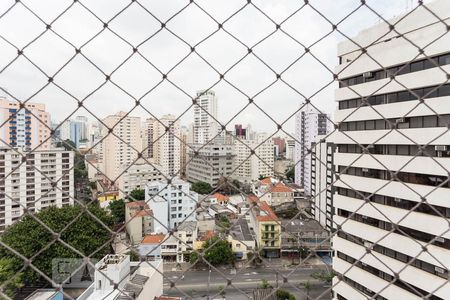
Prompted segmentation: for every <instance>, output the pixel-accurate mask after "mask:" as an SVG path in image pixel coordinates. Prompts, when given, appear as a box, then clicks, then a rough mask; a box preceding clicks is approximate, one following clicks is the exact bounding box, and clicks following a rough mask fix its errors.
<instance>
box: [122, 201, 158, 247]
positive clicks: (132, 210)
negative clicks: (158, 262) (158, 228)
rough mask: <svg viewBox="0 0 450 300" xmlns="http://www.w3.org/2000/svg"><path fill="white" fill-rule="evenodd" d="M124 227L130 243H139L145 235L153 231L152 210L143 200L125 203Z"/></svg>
mask: <svg viewBox="0 0 450 300" xmlns="http://www.w3.org/2000/svg"><path fill="white" fill-rule="evenodd" d="M125 227H126V230H127V234H128V237H129V239H130V243H131V244H132V245H137V244H139V243H140V242H141V241H142V239H143V237H144V236H145V235H148V234H151V233H153V232H154V228H155V220H154V218H153V212H152V210H151V209H150V207H149V206H148V204H147V203H145V201H133V202H127V203H126V204H125Z"/></svg>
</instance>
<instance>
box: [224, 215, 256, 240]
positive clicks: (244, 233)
mask: <svg viewBox="0 0 450 300" xmlns="http://www.w3.org/2000/svg"><path fill="white" fill-rule="evenodd" d="M230 234H231V236H232V237H233V238H234V239H237V240H239V241H252V240H253V236H254V234H252V232H251V231H250V227H249V226H248V223H247V220H245V219H242V218H241V219H238V220H237V221H236V223H234V224H233V226H232V227H231V230H230Z"/></svg>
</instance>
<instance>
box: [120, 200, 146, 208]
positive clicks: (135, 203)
mask: <svg viewBox="0 0 450 300" xmlns="http://www.w3.org/2000/svg"><path fill="white" fill-rule="evenodd" d="M125 205H126V206H127V207H140V206H143V207H144V208H146V209H148V208H149V207H148V204H147V202H145V201H133V202H127V203H126V204H125Z"/></svg>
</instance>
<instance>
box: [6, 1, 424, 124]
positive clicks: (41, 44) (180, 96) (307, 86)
mask: <svg viewBox="0 0 450 300" xmlns="http://www.w3.org/2000/svg"><path fill="white" fill-rule="evenodd" d="M14 2H15V1H14V0H1V1H0V16H2V15H3V14H4V12H5V11H6V10H7V9H8V8H9V7H10V6H11V5H12V4H13V3H14ZM22 2H23V3H24V4H25V5H27V6H28V7H29V8H30V9H32V10H33V11H34V12H35V13H36V14H37V15H38V16H39V17H40V18H41V19H42V20H43V21H44V22H46V23H51V22H53V20H54V19H55V18H56V17H57V16H58V15H59V14H60V13H61V12H62V11H63V10H65V9H66V8H67V7H69V6H70V5H71V4H72V3H73V0H22ZM81 2H82V3H83V4H84V5H85V6H86V7H87V8H89V9H90V10H91V11H92V12H94V13H95V14H96V15H97V17H98V18H99V19H100V20H102V21H100V20H99V19H97V18H96V17H94V16H93V15H92V14H90V13H89V12H88V11H87V10H86V9H85V8H83V7H82V6H81V5H80V4H79V3H75V4H74V5H73V6H72V7H71V8H70V9H69V10H68V11H67V12H66V13H65V14H64V15H63V16H61V17H60V18H59V19H58V20H56V21H54V23H52V27H51V29H52V30H54V31H55V32H56V33H58V34H59V35H60V36H61V37H63V38H64V39H66V41H64V40H63V39H61V38H60V37H58V36H57V35H56V34H55V33H53V32H51V31H47V32H46V33H44V34H43V35H42V36H41V37H40V38H39V39H37V40H36V41H35V42H33V43H32V44H31V45H30V46H28V47H26V48H25V50H24V53H25V55H26V56H27V57H28V58H29V59H30V60H32V61H33V62H34V63H35V64H36V66H38V67H39V68H40V69H41V70H42V71H44V72H45V73H46V74H48V75H51V76H53V75H54V74H55V72H56V71H57V70H58V69H60V68H61V67H62V66H63V65H64V64H65V63H66V62H67V61H68V60H70V59H71V58H72V57H73V56H74V54H75V50H74V46H75V47H77V48H79V47H81V51H82V53H83V54H84V55H85V56H86V57H87V58H89V60H90V61H91V62H93V63H95V64H96V65H97V67H98V68H100V69H101V70H103V72H104V73H106V74H111V72H113V70H115V69H117V67H118V66H119V65H121V63H122V62H123V61H124V60H125V59H126V58H127V57H129V56H130V55H131V54H132V46H131V45H133V46H138V45H139V47H138V49H139V52H140V53H141V54H142V55H143V56H145V58H146V59H147V60H148V61H150V62H151V63H152V64H153V66H151V65H150V64H149V63H148V62H147V61H146V60H144V59H143V58H142V57H141V56H140V55H138V54H135V55H133V56H132V57H131V58H130V59H128V60H127V61H126V62H125V63H124V64H123V65H122V66H121V67H120V68H119V69H117V70H116V71H115V72H114V73H113V75H112V77H111V79H112V80H113V81H114V82H115V83H116V84H117V85H119V86H120V87H122V88H123V89H124V90H126V91H127V92H128V93H129V94H131V95H132V96H133V97H135V98H138V99H139V98H141V97H143V96H144V95H145V96H144V97H143V98H142V102H141V103H142V106H144V107H145V109H146V110H148V111H149V112H151V113H152V114H154V115H156V116H161V115H163V114H167V113H172V114H175V115H180V114H181V113H183V112H184V111H185V110H187V109H188V108H189V106H190V105H191V99H190V98H189V97H188V96H187V95H186V94H188V95H190V96H195V93H196V91H197V90H201V89H205V88H209V87H211V86H213V85H214V84H216V82H217V81H218V80H219V74H218V73H217V72H216V71H215V70H214V69H213V68H212V67H211V66H213V67H214V68H215V69H216V70H217V71H218V72H222V73H223V72H225V71H226V70H228V69H229V68H230V67H232V66H233V65H234V64H236V63H237V62H238V61H239V60H241V59H242V61H240V62H239V63H238V64H237V65H235V66H234V67H233V68H232V69H231V70H230V71H228V72H227V73H226V74H225V79H226V80H227V81H229V82H230V83H231V84H229V83H227V82H225V81H223V80H222V81H220V82H219V83H217V84H216V85H215V86H214V87H213V90H215V91H216V94H217V96H218V98H219V120H220V121H221V122H223V123H227V122H230V120H231V122H230V125H229V126H228V128H229V129H231V128H232V127H233V125H234V124H236V123H243V124H248V123H250V124H252V127H253V128H254V129H256V130H259V131H266V132H269V133H273V132H274V131H275V130H276V127H275V124H274V123H273V122H272V121H270V119H269V118H268V117H267V116H265V115H264V113H262V112H261V111H260V110H259V109H258V108H257V107H256V106H255V105H250V106H249V107H248V108H247V109H245V110H244V111H243V112H241V113H240V114H239V115H238V116H236V117H235V118H234V119H232V118H233V117H234V116H235V115H236V114H237V113H238V112H239V111H240V110H242V108H243V107H245V105H247V103H248V100H247V97H248V96H251V97H253V96H254V95H256V94H258V95H257V96H256V97H255V98H254V101H255V103H256V104H257V105H258V106H259V107H260V108H261V109H262V110H264V111H266V112H267V113H268V114H269V115H270V116H271V117H272V118H273V119H275V120H276V121H277V122H280V123H282V122H284V121H285V120H286V119H288V118H289V117H290V116H291V115H292V114H293V113H294V112H295V111H296V110H297V109H298V108H299V107H300V104H301V103H302V100H303V98H302V96H300V94H299V93H301V94H302V95H304V96H306V97H310V96H311V95H313V94H316V92H317V91H318V90H320V89H322V88H323V87H324V86H326V85H328V84H329V82H330V81H331V79H332V74H331V73H330V72H329V71H328V70H327V69H326V68H325V67H324V66H322V65H321V64H320V63H319V62H317V61H316V60H315V59H314V58H313V57H312V56H311V55H310V54H304V51H303V47H302V46H301V45H300V44H299V43H298V42H296V41H294V40H293V38H294V39H297V40H298V41H299V42H300V43H301V44H303V45H306V46H308V47H309V46H310V45H311V44H313V43H315V42H316V41H317V40H319V39H321V38H322V37H323V36H325V35H327V34H329V33H330V31H331V29H332V28H331V25H330V23H329V22H328V21H327V20H325V19H324V18H323V17H322V16H320V15H319V14H318V13H316V12H315V11H314V10H313V9H312V8H311V7H310V6H308V5H307V6H305V7H304V8H303V9H301V10H300V11H298V12H297V13H296V14H294V15H293V16H292V17H290V18H289V19H288V20H287V21H285V22H283V23H282V25H281V28H282V30H284V31H285V32H287V33H288V34H289V35H290V36H291V37H289V36H288V35H286V34H285V33H283V32H281V31H277V32H275V33H274V34H273V35H271V36H270V37H268V38H267V39H265V40H264V41H262V42H260V41H261V40H262V39H264V38H265V37H266V36H268V35H269V34H270V33H271V32H273V31H275V25H274V23H272V22H271V21H270V20H268V19H267V18H266V17H265V16H264V15H263V14H262V13H261V12H259V11H258V10H257V9H256V8H255V7H254V6H252V5H248V6H246V7H245V8H244V9H243V10H242V11H240V12H239V13H237V14H235V15H234V16H233V17H231V18H229V17H230V16H231V15H232V14H233V13H234V12H236V11H238V10H239V9H240V8H241V7H243V6H245V5H246V3H247V1H243V0H220V1H219V0H197V1H195V3H196V4H197V5H198V6H200V7H202V8H203V9H204V10H205V11H206V12H207V13H208V14H210V15H211V16H212V17H213V18H214V19H216V20H217V21H218V22H220V23H222V22H224V21H225V20H227V19H228V20H227V21H226V22H225V24H224V29H225V30H226V31H228V32H229V33H231V34H232V35H234V36H235V38H237V39H239V40H240V41H241V43H242V44H241V43H239V42H238V41H236V39H234V38H233V37H231V36H230V34H228V33H226V32H225V31H224V30H220V31H218V32H217V33H215V34H214V35H212V36H211V37H209V38H207V37H208V36H209V35H210V34H212V33H213V32H214V31H216V30H217V29H218V26H217V23H216V22H215V21H214V20H213V19H212V18H211V17H209V16H208V15H207V14H206V13H205V12H203V11H202V10H200V9H199V8H198V6H196V5H195V4H193V3H191V4H190V5H189V6H188V7H187V8H186V9H185V10H183V11H182V12H180V13H179V14H178V15H176V16H175V17H173V18H172V19H171V20H169V21H167V20H168V19H169V18H171V17H172V16H173V15H174V14H175V13H176V12H178V11H179V10H181V9H182V8H183V7H184V6H186V5H187V4H189V1H186V0H183V1H182V0H159V1H154V0H139V3H140V4H141V5H142V6H144V7H145V8H146V9H147V10H148V11H149V12H151V13H152V14H153V16H152V15H150V14H149V13H148V12H146V11H145V10H144V9H143V7H141V6H140V5H139V4H137V3H136V2H134V3H132V4H131V5H130V6H129V7H128V8H126V9H125V10H124V11H123V12H122V13H120V15H119V16H118V17H116V18H114V20H112V21H111V22H110V23H109V26H108V28H109V29H111V30H112V31H114V32H115V33H116V34H117V35H119V36H121V37H122V38H123V39H125V40H127V41H128V43H129V44H131V45H129V44H127V43H126V42H124V41H123V40H121V39H120V38H119V37H117V35H115V34H114V33H112V32H111V31H110V30H109V29H103V24H102V22H103V21H108V20H110V19H111V18H113V16H115V15H116V14H118V12H120V11H121V10H122V9H124V8H125V7H126V6H127V5H129V4H130V3H131V1H130V0H127V1H125V0H82V1H81ZM252 2H253V3H254V5H256V6H257V7H258V8H260V9H261V10H262V11H263V12H264V13H265V14H267V15H268V16H269V17H270V18H272V19H273V20H274V21H275V22H277V23H280V22H282V21H283V20H285V19H286V18H287V17H288V16H290V15H292V14H293V13H295V12H296V11H297V10H298V9H299V8H300V7H301V6H302V5H303V4H304V2H303V1H299V0H290V1H288V0H253V1H252ZM366 2H367V3H368V5H369V6H371V7H372V8H373V9H374V10H376V11H377V12H379V13H380V14H381V15H383V17H385V18H390V17H393V16H395V15H398V14H401V13H404V12H406V10H407V9H408V7H412V4H411V3H412V1H411V0H395V1H392V0H371V1H370V0H367V1H366ZM414 2H416V1H414ZM310 3H311V4H312V5H313V6H314V7H315V8H316V9H317V10H318V11H320V12H321V13H322V14H323V15H324V16H326V17H327V18H328V19H329V20H330V21H331V22H333V23H339V22H341V20H342V19H344V18H345V17H346V16H347V15H348V14H350V13H351V12H352V11H353V10H355V9H356V8H357V7H358V6H360V1H359V0H358V1H356V0H339V1H337V0H310ZM158 19H159V20H158ZM160 21H161V22H164V23H166V28H167V29H169V30H170V31H172V32H173V33H174V34H176V35H178V36H179V38H177V37H176V36H174V34H172V33H170V32H169V31H168V30H167V29H162V30H161V23H160ZM379 22H380V19H379V18H378V17H377V16H376V15H375V14H374V13H373V12H371V11H370V10H369V9H367V7H364V6H363V7H361V8H360V9H359V10H358V11H357V12H355V13H353V14H352V15H351V16H349V17H348V18H346V19H345V20H344V21H342V22H341V23H340V24H339V27H338V28H339V30H341V31H342V32H344V33H345V34H346V35H349V36H353V35H355V34H357V33H358V32H359V31H360V30H362V29H364V28H366V27H369V26H371V25H374V24H377V23H379ZM45 29H46V28H45V24H44V23H43V22H41V21H40V20H39V19H38V18H37V17H36V16H33V14H31V13H30V12H29V11H28V10H27V9H25V8H24V7H23V6H22V5H21V4H20V3H19V4H17V5H16V6H15V7H14V8H12V9H11V10H10V11H9V12H8V13H6V14H5V15H3V16H2V17H0V36H1V37H2V38H0V53H1V54H0V70H2V69H4V68H5V66H6V65H7V64H8V63H10V62H11V61H12V60H13V59H14V58H15V57H16V56H17V50H16V48H15V47H17V48H23V47H24V46H25V45H27V44H28V43H30V41H32V40H33V39H35V38H36V37H37V36H38V35H39V34H40V33H42V32H44V31H45ZM102 30H103V31H102ZM99 32H101V33H99ZM98 33H99V34H98ZM96 34H98V36H96V37H95V38H94V39H93V40H92V41H90V42H89V43H87V44H86V42H87V41H88V40H90V39H91V38H93V37H94V36H95V35H96ZM152 35H153V37H151V36H152ZM149 37H151V38H150V39H149ZM180 38H181V39H183V40H184V41H185V42H183V41H181V40H180ZM205 38H207V39H205ZM5 39H6V40H8V41H9V42H10V43H12V44H13V45H14V46H15V47H14V46H11V45H10V44H8V43H7V42H5ZM147 39H148V40H147ZM344 39H345V38H344V37H343V36H342V35H341V34H339V33H337V32H334V33H332V34H329V35H328V36H327V37H325V38H324V39H323V40H321V41H320V42H318V43H315V45H314V46H312V47H310V49H311V52H312V54H314V56H316V57H317V58H318V59H319V60H320V61H322V62H323V63H324V64H325V65H326V66H327V67H328V68H330V69H331V70H334V66H335V65H336V64H337V58H336V46H337V43H338V42H339V41H342V40H344ZM201 41H202V42H201ZM68 42H70V43H71V44H73V46H71V45H70V44H69V43H68ZM200 42H201V43H200ZM198 43H200V44H199V45H197V46H196V48H195V49H196V52H198V54H199V55H200V56H202V57H203V59H205V60H206V61H208V62H209V64H211V66H209V65H208V64H207V63H205V61H204V60H203V59H202V58H200V56H199V55H198V54H197V53H192V54H191V55H189V56H188V57H187V58H186V59H185V60H184V61H182V62H181V63H179V62H180V61H181V60H182V59H183V58H184V57H185V56H187V55H188V54H189V53H190V52H191V49H190V46H193V45H196V44H198ZM257 43H258V45H256V46H255V47H254V48H253V51H254V53H255V54H256V55H257V56H258V57H259V58H260V59H261V60H263V61H264V62H265V63H266V64H267V65H268V66H269V67H270V68H271V69H272V70H274V71H275V72H277V73H281V72H283V71H284V72H283V74H282V79H283V80H284V81H286V82H287V83H288V84H289V85H290V86H291V87H289V86H288V85H287V84H285V83H283V82H281V81H278V82H276V83H275V84H273V85H272V86H271V87H270V88H269V89H267V90H265V91H264V92H262V93H260V91H261V90H263V89H264V88H265V87H267V86H268V85H269V84H271V83H272V82H273V81H275V79H276V76H275V73H274V72H273V71H272V70H271V69H270V68H268V67H267V66H265V65H264V64H263V63H262V62H261V61H259V60H258V59H257V58H256V57H255V56H254V55H248V56H246V55H247V47H253V46H254V45H255V44H257ZM302 55H304V56H303V57H302V58H301V59H300V60H298V61H297V62H296V63H295V64H293V65H292V66H291V67H290V68H288V69H287V70H286V68H287V67H288V66H290V65H291V64H292V63H294V62H295V61H296V60H297V59H298V58H299V57H300V56H302ZM91 62H89V61H88V60H87V59H85V58H84V57H82V56H81V55H78V56H76V57H75V58H74V59H73V60H72V61H70V62H69V63H68V64H67V65H66V66H65V67H64V69H63V70H62V71H61V72H59V73H58V74H57V75H56V76H54V83H55V84H57V85H59V86H60V87H62V88H64V89H65V90H67V91H68V92H69V93H70V94H71V95H72V96H74V97H76V98H78V99H83V98H85V97H86V96H87V95H89V94H91V93H92V92H93V91H94V90H95V89H96V88H97V87H98V86H99V85H101V84H102V83H104V82H105V76H104V75H103V74H102V73H101V72H100V71H99V70H98V69H96V68H95V67H94V66H93V65H92V64H91ZM178 63H179V64H178ZM177 64H178V66H176V67H175V65H177ZM174 67H175V68H174ZM158 69H159V71H158ZM169 70H171V71H170V72H169V74H168V78H169V80H170V81H172V82H173V83H174V84H175V85H176V86H178V88H179V89H182V90H183V91H184V92H185V93H186V94H185V93H183V92H181V91H180V90H179V89H178V88H177V87H175V86H174V85H173V84H171V83H169V82H168V81H163V82H162V83H161V84H160V85H159V86H157V87H156V88H154V87H155V85H157V84H158V83H159V82H160V81H161V80H162V75H161V73H160V72H162V73H167V72H168V71H169ZM46 83H47V77H46V76H45V75H43V73H42V72H41V71H39V69H38V68H36V67H35V66H33V65H32V64H31V63H30V62H29V61H28V60H27V59H25V58H24V57H19V58H18V59H17V60H16V61H15V62H14V63H12V64H11V65H10V66H9V67H7V68H6V69H4V70H3V72H1V73H0V87H1V88H3V89H6V90H7V91H8V93H10V94H11V95H13V96H14V97H16V98H17V99H20V100H25V99H28V98H30V97H31V96H32V95H34V94H36V92H38V91H39V89H40V88H41V87H43V86H44V85H45V84H46ZM233 85H234V87H233ZM336 86H337V85H336V84H332V85H330V86H329V87H328V88H326V89H324V90H323V91H322V92H320V93H318V94H317V95H316V96H314V97H313V98H312V102H313V103H314V105H316V106H317V107H319V108H320V109H321V110H323V111H324V112H333V110H334V109H335V103H334V101H333V97H334V89H335V88H336ZM236 88H237V89H239V90H241V91H238V90H237V89H236ZM293 89H296V90H297V91H298V92H299V93H298V92H296V91H294V90H293ZM4 94H5V93H4V92H3V91H1V90H0V95H4ZM32 101H33V102H41V103H45V104H46V105H47V110H48V111H50V113H51V114H52V119H54V120H57V121H60V120H63V119H65V118H66V117H67V116H69V115H70V114H71V113H72V112H73V111H74V110H76V109H77V102H76V101H75V100H74V99H73V98H72V97H71V96H69V95H68V94H66V93H64V92H63V91H61V89H59V88H58V87H56V86H55V85H54V84H50V85H49V86H48V87H46V88H45V89H44V90H42V91H41V92H39V93H38V94H36V95H34V96H33V97H32ZM134 103H135V100H134V99H133V98H132V97H130V96H129V95H127V94H126V93H124V92H123V91H121V90H120V89H119V88H117V87H115V86H114V85H113V84H112V83H109V82H108V83H106V84H105V85H104V86H103V87H102V88H100V89H99V90H98V91H96V92H95V93H93V94H92V95H91V96H89V97H88V98H87V99H86V100H85V102H84V105H85V106H86V108H87V109H89V110H90V111H91V112H92V113H94V114H95V115H97V116H98V117H100V118H101V117H104V116H106V115H109V114H113V113H115V112H117V111H120V110H123V111H129V110H130V109H131V108H132V107H133V106H134ZM191 110H192V109H191ZM132 114H133V115H137V116H141V117H146V116H148V113H147V112H145V110H144V109H142V108H137V109H136V110H135V111H134V112H133V113H132ZM75 115H87V116H90V115H89V114H88V113H87V112H86V111H84V110H83V109H81V110H79V111H78V112H76V113H75ZM90 117H91V118H92V116H90ZM191 119H192V114H191V111H190V112H188V113H187V114H186V115H185V116H184V117H183V118H182V124H184V125H188V124H189V123H190V122H191ZM293 122H294V118H291V119H290V120H288V121H287V123H286V129H287V130H288V131H289V132H293V128H294V124H293Z"/></svg>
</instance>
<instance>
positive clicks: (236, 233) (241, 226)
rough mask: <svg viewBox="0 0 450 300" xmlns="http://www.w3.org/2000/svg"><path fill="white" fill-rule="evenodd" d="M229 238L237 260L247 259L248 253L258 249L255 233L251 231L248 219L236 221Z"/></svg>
mask: <svg viewBox="0 0 450 300" xmlns="http://www.w3.org/2000/svg"><path fill="white" fill-rule="evenodd" d="M234 222H235V223H233V226H232V227H231V229H230V233H229V235H228V237H227V240H228V242H229V243H230V245H231V250H232V251H233V253H234V255H235V257H236V259H237V260H241V259H247V258H248V255H247V254H248V253H249V252H253V251H254V250H255V249H256V242H255V233H254V232H253V231H251V230H250V227H249V225H248V222H247V220H246V219H242V218H241V219H238V220H236V221H234Z"/></svg>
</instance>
